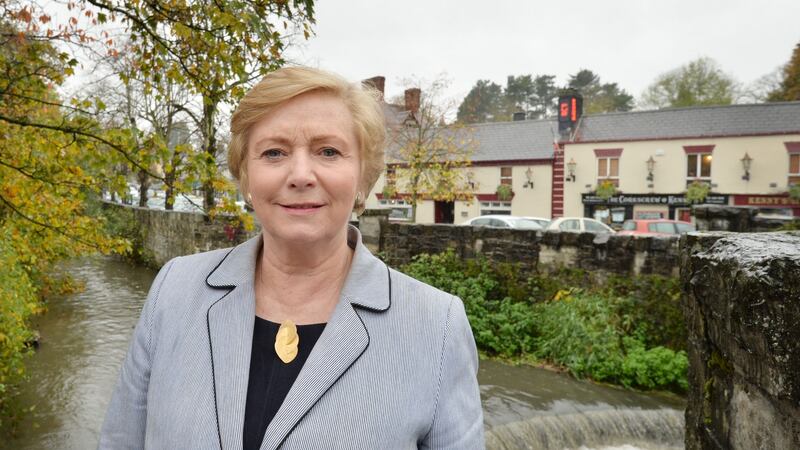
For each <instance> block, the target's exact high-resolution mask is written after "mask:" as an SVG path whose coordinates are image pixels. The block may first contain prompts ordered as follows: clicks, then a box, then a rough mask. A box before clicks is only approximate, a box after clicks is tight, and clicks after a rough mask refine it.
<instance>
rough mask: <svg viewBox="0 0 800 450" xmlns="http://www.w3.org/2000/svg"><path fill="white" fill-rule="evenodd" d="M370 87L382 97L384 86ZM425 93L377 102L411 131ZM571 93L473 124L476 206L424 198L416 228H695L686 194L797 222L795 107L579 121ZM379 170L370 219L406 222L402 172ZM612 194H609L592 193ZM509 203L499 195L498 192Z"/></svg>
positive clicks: (394, 164)
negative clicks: (499, 217) (685, 224)
mask: <svg viewBox="0 0 800 450" xmlns="http://www.w3.org/2000/svg"><path fill="white" fill-rule="evenodd" d="M367 82H368V83H369V84H371V85H372V86H374V87H375V88H376V89H378V90H379V91H380V93H381V94H383V87H384V78H383V77H380V76H379V77H374V78H372V79H370V80H367ZM420 96H421V92H420V90H419V89H408V90H406V92H405V94H404V99H405V103H404V104H389V103H384V108H385V111H386V113H387V114H386V115H387V123H388V126H389V128H390V129H391V128H395V127H404V126H413V123H414V122H415V120H416V117H417V115H418V109H419V104H420ZM582 110H583V100H582V98H581V96H580V94H579V93H578V92H567V93H566V94H565V95H562V96H561V97H560V98H559V102H558V117H557V118H555V119H539V120H529V119H528V118H527V117H526V114H525V113H516V114H514V116H513V118H514V120H513V121H510V122H491V123H484V124H470V125H468V126H466V127H464V128H463V129H462V130H461V131H459V132H460V133H464V134H465V136H464V138H463V139H460V140H463V141H464V142H467V143H468V145H469V147H470V148H471V150H472V154H471V157H470V159H471V165H470V167H468V168H466V169H464V173H463V177H462V178H463V180H462V181H463V182H464V183H465V184H466V185H468V186H469V187H470V190H471V191H472V194H473V195H472V196H471V198H466V197H458V198H455V199H453V200H452V201H440V199H433V198H429V197H428V196H426V195H423V196H422V198H421V200H420V202H419V204H418V205H417V211H416V212H417V214H416V222H417V223H455V224H460V223H463V222H464V221H466V220H468V219H471V218H473V217H476V216H480V215H486V214H510V215H514V216H534V217H541V218H551V217H552V218H556V217H565V216H571V217H575V216H585V217H595V218H598V219H600V220H602V221H604V222H606V223H609V224H611V225H620V224H621V223H622V222H623V221H624V220H626V219H655V218H665V219H680V220H691V208H690V205H689V204H688V203H687V201H686V190H687V187H688V186H690V185H691V184H692V183H694V182H698V183H703V184H707V185H708V187H709V190H710V191H709V194H708V196H707V197H706V199H705V200H704V203H711V204H717V205H742V206H751V207H756V208H758V209H759V210H760V211H761V212H762V213H768V214H775V215H783V216H786V215H793V216H800V204H798V202H796V201H793V200H792V199H791V198H790V197H789V195H788V190H789V186H790V185H791V184H800V102H779V103H766V104H759V105H728V106H707V107H690V108H669V109H661V110H655V111H634V112H622V113H605V114H587V115H583V111H582ZM386 156H387V158H386V159H387V161H386V162H387V164H386V170H385V171H384V173H383V174H382V175H381V176H380V178H379V179H378V182H377V183H376V185H375V187H374V189H373V190H372V193H371V194H370V196H369V197H368V198H367V201H366V203H367V205H366V206H367V208H369V209H388V210H390V215H389V220H392V221H406V222H408V221H411V205H410V202H409V194H408V193H407V192H404V189H407V186H406V183H405V181H404V180H403V179H401V178H400V175H401V174H402V167H403V166H402V161H400V160H399V159H397V158H394V157H393V149H392V148H391V146H390V147H389V148H387V149H386ZM603 182H605V183H606V184H611V185H613V186H614V190H615V192H613V193H612V195H610V196H608V192H606V195H604V196H602V198H601V196H599V195H597V193H596V190H597V188H598V186H600V185H601V183H603ZM503 187H510V192H505V193H501V188H503Z"/></svg>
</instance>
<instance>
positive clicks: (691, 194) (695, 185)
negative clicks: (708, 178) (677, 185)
mask: <svg viewBox="0 0 800 450" xmlns="http://www.w3.org/2000/svg"><path fill="white" fill-rule="evenodd" d="M709 192H711V186H709V185H708V183H701V182H699V181H692V184H690V185H689V186H688V187H687V188H686V201H687V202H689V203H703V201H705V199H706V197H708V193H709Z"/></svg>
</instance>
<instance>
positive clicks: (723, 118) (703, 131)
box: [573, 102, 800, 142]
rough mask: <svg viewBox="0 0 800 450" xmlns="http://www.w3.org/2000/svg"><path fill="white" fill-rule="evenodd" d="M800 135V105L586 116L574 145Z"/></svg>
mask: <svg viewBox="0 0 800 450" xmlns="http://www.w3.org/2000/svg"><path fill="white" fill-rule="evenodd" d="M790 133H800V102H780V103H765V104H757V105H728V106H704V107H691V108H670V109H661V110H655V111H634V112H625V113H607V114H596V115H586V116H584V117H583V118H582V119H581V120H580V122H579V123H578V127H577V133H576V134H575V136H574V140H573V142H595V141H630V140H656V139H677V138H700V137H724V136H753V135H768V134H790Z"/></svg>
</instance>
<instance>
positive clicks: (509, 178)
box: [500, 166, 514, 186]
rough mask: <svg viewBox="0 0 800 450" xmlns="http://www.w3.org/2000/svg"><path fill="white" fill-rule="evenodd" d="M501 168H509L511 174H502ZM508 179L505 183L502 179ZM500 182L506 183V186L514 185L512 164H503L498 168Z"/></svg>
mask: <svg viewBox="0 0 800 450" xmlns="http://www.w3.org/2000/svg"><path fill="white" fill-rule="evenodd" d="M503 169H509V171H511V175H508V176H503ZM506 180H508V182H507V183H503V181H506ZM500 184H506V185H508V186H513V185H514V167H513V166H505V167H501V168H500Z"/></svg>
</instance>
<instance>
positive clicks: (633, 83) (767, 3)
mask: <svg viewBox="0 0 800 450" xmlns="http://www.w3.org/2000/svg"><path fill="white" fill-rule="evenodd" d="M799 18H800V0H760V1H756V0H749V1H746V0H663V1H658V0H605V1H598V0H594V1H591V0H574V1H552V0H551V1H546V2H544V1H535V0H517V1H514V0H490V1H476V0H459V1H456V0H447V1H434V0H427V1H425V0H387V1H382V0H318V1H317V2H316V20H317V24H316V26H315V31H316V36H314V37H312V38H311V39H310V40H309V41H308V42H307V43H306V44H304V45H303V47H302V48H298V49H295V50H293V51H292V53H291V58H292V60H294V61H297V62H300V63H303V64H308V65H312V66H316V67H320V68H323V69H328V70H332V71H335V72H338V73H340V74H342V75H344V76H345V77H347V78H349V79H353V80H358V79H365V78H370V77H372V76H375V75H383V76H385V77H386V85H387V86H386V91H387V92H386V95H387V96H388V97H392V96H395V95H399V94H402V85H401V80H402V79H403V78H408V77H411V76H417V77H423V78H427V79H432V78H434V77H436V75H437V74H439V73H442V72H446V73H447V75H448V77H449V78H450V79H451V80H452V85H451V88H450V90H449V95H450V96H452V97H454V98H458V99H460V98H462V97H463V96H464V95H466V94H467V92H469V89H470V88H471V87H472V86H473V85H474V84H475V82H476V81H477V80H478V79H490V80H492V81H494V82H496V83H498V84H501V85H505V79H506V76H508V75H511V74H513V75H519V74H529V73H530V74H553V75H556V77H557V80H558V82H559V84H561V83H563V82H564V81H565V80H566V78H567V76H568V75H569V74H572V73H575V72H577V71H578V70H579V69H582V68H586V69H590V70H592V71H594V72H595V73H597V74H598V75H600V77H601V80H602V81H604V82H617V83H619V85H620V86H621V87H622V88H624V89H625V90H627V91H628V92H629V93H630V94H632V95H634V97H636V98H637V99H638V98H639V96H640V95H641V93H642V91H643V90H644V89H645V88H646V87H647V86H648V85H649V84H650V83H651V82H652V81H653V80H654V79H655V78H656V77H657V76H658V75H659V74H661V73H663V72H666V71H668V70H670V69H673V68H675V67H678V66H680V65H682V64H684V63H686V62H688V61H690V60H693V59H695V58H698V57H701V56H708V57H711V58H713V59H715V60H716V61H717V62H718V63H719V64H720V66H721V67H722V68H723V70H725V71H726V72H727V73H729V74H730V75H732V76H733V77H734V78H736V79H737V80H738V81H740V82H743V83H750V82H752V81H754V80H756V79H757V78H759V77H761V76H762V75H764V74H766V73H768V72H771V71H773V70H774V69H775V68H776V67H778V66H780V65H782V64H785V63H786V62H787V61H788V60H789V57H790V56H791V53H792V49H793V48H794V46H795V45H796V44H797V43H798V42H800V21H799Z"/></svg>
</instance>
